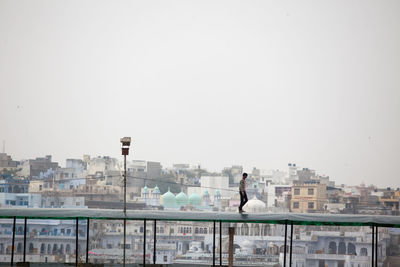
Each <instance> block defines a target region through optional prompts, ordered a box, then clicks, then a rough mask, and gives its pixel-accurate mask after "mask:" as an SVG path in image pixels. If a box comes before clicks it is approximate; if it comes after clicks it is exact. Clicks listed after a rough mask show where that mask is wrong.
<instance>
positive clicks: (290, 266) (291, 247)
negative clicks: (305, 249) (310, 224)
mask: <svg viewBox="0 0 400 267" xmlns="http://www.w3.org/2000/svg"><path fill="white" fill-rule="evenodd" d="M292 254H293V222H290V254H289V267H292Z"/></svg>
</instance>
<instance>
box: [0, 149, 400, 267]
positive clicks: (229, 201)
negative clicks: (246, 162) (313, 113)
mask: <svg viewBox="0 0 400 267" xmlns="http://www.w3.org/2000/svg"><path fill="white" fill-rule="evenodd" d="M122 166H123V165H122V164H121V162H120V161H119V160H117V159H115V158H111V157H107V156H104V157H94V158H93V157H90V156H87V155H85V156H83V158H82V159H67V160H66V164H65V167H62V166H60V165H59V164H58V163H57V162H53V161H52V157H51V156H45V157H41V158H36V159H29V160H21V161H15V160H13V159H12V157H11V156H9V155H7V154H5V153H1V154H0V173H1V177H0V208H19V207H21V208H80V209H87V208H90V209H96V208H110V209H122V207H123V199H124V196H123V187H122V185H123V167H122ZM243 172H244V170H243V167H242V166H238V165H234V166H231V167H227V168H224V169H223V170H222V171H221V172H220V173H213V172H208V171H207V170H205V169H203V168H201V167H200V166H198V165H195V166H192V165H190V164H174V165H173V166H172V167H171V168H163V167H162V165H161V163H159V162H151V161H142V160H133V161H128V162H127V198H126V199H127V208H128V209H131V210H134V209H142V210H143V209H147V210H153V209H156V210H170V211H174V210H175V211H198V212H237V210H238V206H239V204H240V199H239V194H238V187H239V182H240V180H241V178H242V173H243ZM246 181H247V183H246V188H247V194H248V196H249V202H248V203H247V204H246V205H245V207H244V210H245V211H246V212H249V213H281V212H294V213H335V214H338V213H343V214H375V215H399V201H400V190H399V189H398V188H396V189H393V188H377V187H376V186H373V185H370V186H366V185H363V184H361V185H358V186H351V185H337V184H335V182H334V181H332V180H331V179H330V177H328V176H325V175H319V174H318V173H317V172H316V171H315V170H311V169H308V168H299V167H298V166H296V164H292V163H289V164H288V168H287V169H286V170H262V169H257V168H254V169H253V170H251V172H249V177H248V179H247V180H246ZM85 224H86V222H85V221H82V222H81V223H80V224H79V230H78V235H79V236H80V238H79V248H78V251H79V253H80V254H82V255H80V257H83V256H84V255H83V254H84V253H83V251H84V250H85V248H84V246H85V245H86V225H85ZM0 225H1V226H2V227H1V228H0V261H1V262H7V261H8V259H9V257H10V249H11V247H10V233H11V231H12V229H11V224H10V221H9V220H7V219H2V220H1V221H0ZM228 226H230V227H234V228H235V229H236V233H235V253H236V255H240V257H239V259H240V260H242V261H243V264H244V263H245V262H253V263H257V262H259V263H260V266H265V263H266V261H267V262H269V263H271V266H273V264H276V263H279V262H282V253H283V252H284V251H282V247H283V244H284V240H283V236H284V234H283V227H282V225H268V224H251V223H232V224H229V225H225V226H224V227H223V230H222V232H223V235H224V238H223V242H224V244H225V243H226V242H228V239H227V234H228V231H227V227H228ZM122 227H123V224H122V222H121V221H101V220H97V221H96V220H93V221H91V225H90V229H91V230H90V235H89V236H90V248H89V251H90V257H91V260H92V261H93V262H109V263H117V262H120V259H121V255H122V249H123V247H122V232H123V228H122ZM16 229H17V232H16V245H15V253H16V257H17V258H18V257H21V249H22V247H21V246H22V241H23V236H22V232H23V221H22V220H18V221H17V228H16ZM154 230H155V231H156V232H157V236H158V240H157V244H158V245H159V246H160V247H159V249H157V255H156V258H157V262H159V263H173V262H175V263H181V264H186V263H187V264H189V263H190V262H191V261H193V259H196V261H197V262H202V263H207V262H209V261H210V257H211V254H212V233H213V228H212V227H211V225H210V224H208V223H201V222H179V223H176V222H160V223H159V224H157V227H156V228H154ZM144 231H145V230H144V228H143V223H142V222H139V221H138V222H136V221H131V222H129V223H128V225H127V245H126V249H127V251H128V252H127V253H128V255H129V259H130V260H131V261H133V262H140V261H141V252H142V251H143V235H144V234H148V235H149V239H148V240H151V237H152V231H153V229H152V228H151V227H148V228H147V230H146V233H144ZM217 231H219V229H218V230H217ZM27 233H28V243H27V246H28V247H27V255H28V259H29V260H30V261H33V262H47V261H48V262H54V261H55V262H69V261H73V259H74V255H75V253H76V251H75V250H74V249H75V246H73V244H74V242H75V236H76V234H77V233H76V228H75V226H74V222H73V221H72V222H71V221H60V220H32V222H31V223H29V228H28V229H27ZM293 238H294V239H293V242H294V244H295V245H294V247H293V262H294V263H295V265H294V266H303V267H305V266H369V265H366V264H369V262H370V257H371V251H372V248H371V229H369V228H367V227H358V228H357V227H333V226H332V227H311V226H301V227H300V226H298V227H295V229H294V233H293ZM378 243H379V250H378V251H379V257H380V258H381V263H382V264H383V262H384V259H385V257H386V256H387V255H392V254H396V253H397V252H398V250H399V233H398V232H397V231H394V230H389V229H380V232H379V242H378ZM158 245H157V246H158ZM146 246H147V247H146V251H149V253H148V257H149V259H150V258H152V257H153V255H152V251H153V250H152V242H151V241H149V242H148V243H147V245H146ZM223 247H224V248H226V247H227V246H223ZM223 253H224V255H225V253H227V251H223ZM225 256H226V255H225ZM225 256H224V257H225ZM344 256H346V257H344ZM239 259H238V260H239ZM350 263H353V265H349V264H350ZM321 264H323V265H321ZM324 264H326V265H324ZM354 264H355V265H354Z"/></svg>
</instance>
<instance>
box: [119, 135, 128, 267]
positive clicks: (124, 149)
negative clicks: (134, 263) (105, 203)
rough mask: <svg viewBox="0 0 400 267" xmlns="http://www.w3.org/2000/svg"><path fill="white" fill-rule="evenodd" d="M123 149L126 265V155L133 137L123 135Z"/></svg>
mask: <svg viewBox="0 0 400 267" xmlns="http://www.w3.org/2000/svg"><path fill="white" fill-rule="evenodd" d="M120 141H121V145H122V147H121V149H122V155H123V156H124V215H125V218H124V249H123V252H124V257H123V263H124V267H125V247H126V156H127V155H129V146H130V145H131V138H130V137H123V138H121V140H120Z"/></svg>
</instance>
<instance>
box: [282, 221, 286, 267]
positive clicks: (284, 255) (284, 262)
mask: <svg viewBox="0 0 400 267" xmlns="http://www.w3.org/2000/svg"><path fill="white" fill-rule="evenodd" d="M283 249H284V250H285V251H284V254H283V266H284V267H286V250H287V221H285V245H284V247H283Z"/></svg>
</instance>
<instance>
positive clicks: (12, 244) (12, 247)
mask: <svg viewBox="0 0 400 267" xmlns="http://www.w3.org/2000/svg"><path fill="white" fill-rule="evenodd" d="M16 223H17V217H15V216H14V223H13V233H12V241H11V242H12V243H11V266H13V265H14V249H15V224H16Z"/></svg>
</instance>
